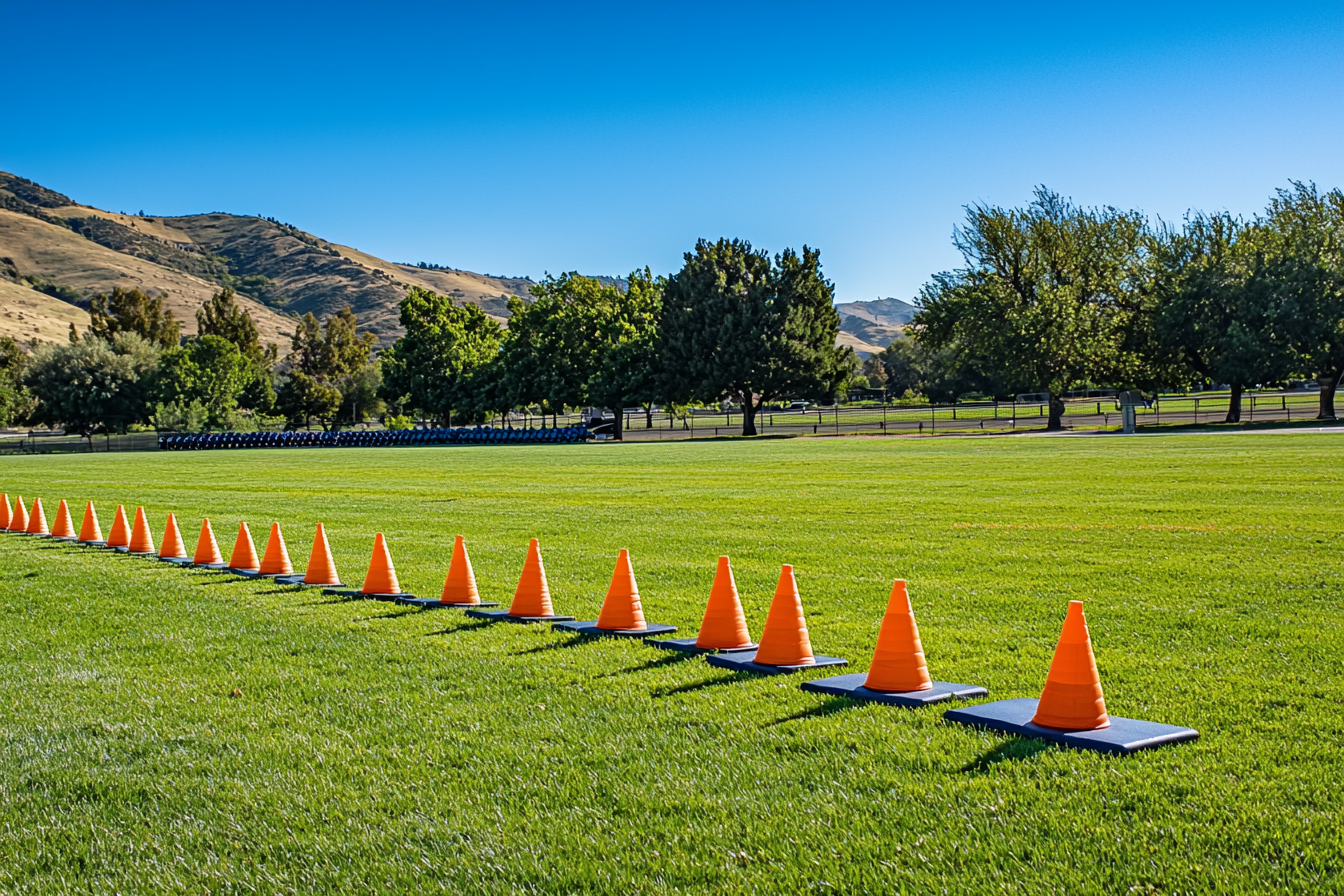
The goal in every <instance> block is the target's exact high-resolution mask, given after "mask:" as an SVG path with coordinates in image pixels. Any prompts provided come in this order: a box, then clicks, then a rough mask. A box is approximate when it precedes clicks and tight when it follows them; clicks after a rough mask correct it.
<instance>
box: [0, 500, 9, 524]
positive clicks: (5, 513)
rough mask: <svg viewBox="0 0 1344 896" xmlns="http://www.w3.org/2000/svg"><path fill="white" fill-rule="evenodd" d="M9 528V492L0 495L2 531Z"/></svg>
mask: <svg viewBox="0 0 1344 896" xmlns="http://www.w3.org/2000/svg"><path fill="white" fill-rule="evenodd" d="M8 528H9V492H5V493H4V494H3V495H0V529H8Z"/></svg>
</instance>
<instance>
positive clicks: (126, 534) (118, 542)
mask: <svg viewBox="0 0 1344 896" xmlns="http://www.w3.org/2000/svg"><path fill="white" fill-rule="evenodd" d="M130 543H131V527H130V526H129V525H127V524H126V508H125V507H123V506H121V505H120V504H118V505H117V515H116V517H114V518H113V520H112V534H110V535H108V536H107V546H108V547H110V548H124V547H126V546H127V545H129V544H130Z"/></svg>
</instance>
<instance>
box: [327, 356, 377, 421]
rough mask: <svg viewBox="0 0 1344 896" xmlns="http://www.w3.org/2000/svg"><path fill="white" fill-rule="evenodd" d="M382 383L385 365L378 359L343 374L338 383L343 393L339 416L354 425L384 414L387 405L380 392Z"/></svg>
mask: <svg viewBox="0 0 1344 896" xmlns="http://www.w3.org/2000/svg"><path fill="white" fill-rule="evenodd" d="M382 385H383V367H382V364H381V363H380V362H379V361H377V360H374V361H372V362H370V363H368V364H365V365H364V366H363V367H360V368H359V369H358V370H356V371H355V372H354V373H347V374H346V375H345V376H342V377H341V378H340V379H339V380H338V381H337V383H336V388H337V389H338V390H339V391H340V393H341V407H340V409H339V410H338V411H337V416H338V417H340V419H342V420H349V421H350V424H351V425H352V426H353V425H357V424H359V423H362V422H363V421H364V420H365V418H367V417H377V416H379V415H380V414H382V413H383V411H384V409H386V407H387V405H386V403H385V402H384V401H383V399H382V398H381V396H380V394H379V390H380V389H381V388H382Z"/></svg>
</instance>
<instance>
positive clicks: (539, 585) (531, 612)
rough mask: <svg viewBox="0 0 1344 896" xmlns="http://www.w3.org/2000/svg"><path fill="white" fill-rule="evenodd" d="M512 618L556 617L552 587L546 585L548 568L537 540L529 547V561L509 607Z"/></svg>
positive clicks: (525, 565) (524, 564)
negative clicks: (542, 560)
mask: <svg viewBox="0 0 1344 896" xmlns="http://www.w3.org/2000/svg"><path fill="white" fill-rule="evenodd" d="M509 615H510V616H554V615H555V608H554V607H552V606H551V587H550V585H548V584H547V583H546V567H545V566H543V565H542V562H541V542H539V541H537V540H536V539H535V538H534V539H532V541H531V542H530V543H529V544H528V546H527V560H526V561H525V562H524V563H523V574H522V575H521V576H519V577H518V588H517V589H516V590H515V591H514V592H513V603H512V604H510V605H509Z"/></svg>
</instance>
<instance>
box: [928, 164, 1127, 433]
mask: <svg viewBox="0 0 1344 896" xmlns="http://www.w3.org/2000/svg"><path fill="white" fill-rule="evenodd" d="M1146 237H1147V224H1146V221H1145V220H1144V219H1143V217H1142V216H1141V215H1138V214H1135V213H1129V212H1120V211H1117V210H1115V209H1112V208H1105V209H1084V208H1080V207H1078V206H1075V205H1073V204H1072V203H1070V202H1068V201H1066V200H1065V199H1063V198H1062V197H1060V196H1059V195H1058V194H1057V193H1052V192H1050V191H1049V190H1046V189H1045V188H1043V187H1042V188H1039V189H1037V191H1036V194H1035V199H1034V201H1033V202H1032V203H1031V204H1030V205H1028V206H1027V207H1026V208H1024V209H1004V208H999V207H997V206H981V205H977V206H971V207H968V208H967V210H966V223H965V225H964V226H962V227H959V228H957V230H956V234H955V236H954V239H953V242H954V245H955V246H956V247H957V249H958V250H959V251H960V252H961V254H962V258H963V259H964V260H965V263H966V266H965V268H963V269H962V270H959V271H956V272H953V273H944V274H939V275H938V276H936V277H934V278H933V280H932V282H930V283H929V284H927V285H926V286H925V287H924V288H923V290H922V291H921V294H920V302H919V304H920V305H921V306H922V309H921V310H920V312H919V313H918V314H917V315H916V316H915V319H914V322H913V335H914V338H915V340H916V342H918V343H919V344H921V345H923V346H925V347H927V348H929V349H930V350H932V351H935V352H937V351H942V350H945V349H951V348H956V349H957V350H958V351H960V352H964V353H965V354H966V356H967V357H971V358H975V359H976V360H977V363H978V364H980V365H983V366H982V370H981V372H982V373H989V374H991V375H992V376H993V377H994V378H996V379H998V380H1000V381H1003V382H1007V383H1013V384H1015V385H1018V386H1028V387H1034V388H1037V389H1041V390H1043V391H1046V392H1049V394H1050V417H1049V422H1048V424H1047V428H1048V429H1051V430H1059V429H1062V428H1063V414H1064V401H1063V396H1064V394H1065V393H1066V392H1068V391H1069V390H1071V389H1073V388H1075V387H1076V386H1079V385H1082V384H1084V383H1100V382H1107V381H1111V382H1125V381H1131V380H1133V379H1134V378H1135V377H1137V376H1138V375H1139V370H1140V367H1141V365H1142V361H1143V359H1142V358H1141V357H1140V356H1139V354H1138V353H1137V352H1136V351H1134V350H1133V349H1132V348H1130V347H1129V346H1130V339H1129V328H1130V326H1131V324H1132V320H1133V318H1134V317H1135V315H1136V314H1137V313H1138V312H1139V310H1140V308H1141V299H1140V291H1139V287H1140V285H1141V283H1142V274H1141V269H1142V266H1143V263H1144V250H1145V247H1146Z"/></svg>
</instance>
